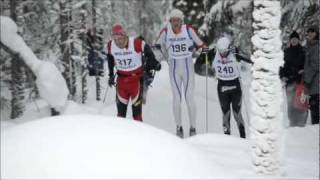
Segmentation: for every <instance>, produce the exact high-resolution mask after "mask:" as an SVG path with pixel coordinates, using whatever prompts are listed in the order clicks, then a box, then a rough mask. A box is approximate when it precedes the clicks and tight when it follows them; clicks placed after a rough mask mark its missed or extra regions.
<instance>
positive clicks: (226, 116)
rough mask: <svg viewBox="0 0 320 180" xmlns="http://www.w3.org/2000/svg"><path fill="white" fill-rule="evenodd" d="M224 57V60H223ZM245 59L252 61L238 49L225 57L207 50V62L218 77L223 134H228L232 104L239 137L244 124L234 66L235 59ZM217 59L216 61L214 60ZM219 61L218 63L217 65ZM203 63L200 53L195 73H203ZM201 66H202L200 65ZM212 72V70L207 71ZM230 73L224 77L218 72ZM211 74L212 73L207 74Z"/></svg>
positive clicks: (241, 135)
mask: <svg viewBox="0 0 320 180" xmlns="http://www.w3.org/2000/svg"><path fill="white" fill-rule="evenodd" d="M223 59H225V61H223ZM239 60H242V61H245V62H247V63H253V62H252V61H251V60H250V59H247V58H245V57H243V56H241V55H239V54H238V51H237V50H235V52H231V51H230V52H229V54H228V55H227V56H226V57H221V56H220V54H218V52H216V51H215V49H211V50H209V52H208V61H209V62H208V63H209V64H210V65H211V66H212V67H213V70H214V72H215V74H216V76H217V79H218V86H217V90H218V97H219V102H220V107H221V110H222V112H223V131H224V133H225V134H230V118H231V109H230V105H231V106H232V110H233V116H234V118H235V120H236V122H237V125H238V128H239V133H240V137H242V138H245V137H246V133H245V125H244V121H243V118H242V115H241V98H242V91H241V86H240V80H239V74H240V73H239V70H238V68H236V63H237V62H236V61H239ZM214 61H217V62H214ZM219 63H220V65H219ZM204 64H205V54H201V55H200V57H199V58H198V59H197V61H196V63H195V70H196V73H198V74H201V75H203V69H205V68H203V65H204ZM201 66H202V67H201ZM209 72H212V71H209ZM223 73H225V74H227V75H228V73H229V74H232V76H226V77H227V78H224V77H223V76H221V75H220V74H223ZM209 75H211V76H212V73H211V74H209Z"/></svg>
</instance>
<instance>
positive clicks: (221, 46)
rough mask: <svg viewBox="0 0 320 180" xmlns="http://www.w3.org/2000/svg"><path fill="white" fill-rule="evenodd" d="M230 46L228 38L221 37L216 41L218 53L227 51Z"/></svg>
mask: <svg viewBox="0 0 320 180" xmlns="http://www.w3.org/2000/svg"><path fill="white" fill-rule="evenodd" d="M229 47H230V40H229V39H228V38H227V37H222V38H220V39H219V40H218V42H217V50H218V51H219V52H220V53H224V52H227V51H228V50H229Z"/></svg>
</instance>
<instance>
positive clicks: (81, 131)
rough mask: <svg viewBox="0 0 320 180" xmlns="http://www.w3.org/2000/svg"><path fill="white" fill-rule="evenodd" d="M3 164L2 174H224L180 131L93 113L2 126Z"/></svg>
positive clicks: (76, 176)
mask: <svg viewBox="0 0 320 180" xmlns="http://www.w3.org/2000/svg"><path fill="white" fill-rule="evenodd" d="M1 165H2V166H1V172H2V173H1V178H40V179H44V178H50V179H55V178H75V179H77V178H86V179H89V178H138V179H141V178H148V179H153V178H174V179H176V178H183V179H187V178H210V177H211V178H212V177H225V176H226V175H225V174H224V173H223V172H220V171H218V169H219V166H218V165H216V164H215V162H213V161H209V160H208V159H207V158H206V157H205V156H203V154H202V153H201V152H200V151H199V150H197V149H196V148H194V147H193V146H191V145H189V144H188V143H185V142H184V141H183V140H181V139H179V138H177V137H176V136H173V135H170V134H168V133H166V132H165V131H162V130H159V129H156V128H153V127H151V126H148V125H146V124H143V123H139V122H135V121H133V120H127V119H118V118H111V117H106V116H93V115H77V116H58V117H52V118H45V119H41V120H37V121H32V122H28V123H24V124H20V125H17V126H15V127H11V128H8V129H5V130H3V131H2V132H1ZM227 176H228V177H230V176H229V175H227Z"/></svg>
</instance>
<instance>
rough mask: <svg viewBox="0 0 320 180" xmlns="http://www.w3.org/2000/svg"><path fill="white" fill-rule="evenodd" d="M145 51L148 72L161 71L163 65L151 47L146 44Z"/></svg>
mask: <svg viewBox="0 0 320 180" xmlns="http://www.w3.org/2000/svg"><path fill="white" fill-rule="evenodd" d="M143 51H144V56H145V59H146V70H151V69H154V70H156V71H159V70H160V69H161V64H160V63H159V61H158V60H157V59H156V57H155V55H154V54H153V52H152V49H151V47H150V46H149V45H148V44H145V46H144V50H143Z"/></svg>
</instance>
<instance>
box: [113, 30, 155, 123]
mask: <svg viewBox="0 0 320 180" xmlns="http://www.w3.org/2000/svg"><path fill="white" fill-rule="evenodd" d="M112 39H113V40H110V41H109V42H108V43H107V59H108V67H109V83H108V84H109V86H110V87H112V86H113V85H115V82H114V79H115V75H114V67H115V68H116V70H117V72H116V73H117V83H116V91H117V96H116V103H117V110H118V117H126V114H127V106H128V103H129V100H130V99H131V103H132V114H133V119H134V120H137V121H142V101H141V97H142V94H141V93H142V76H143V73H144V72H145V71H150V70H157V71H159V70H160V69H161V64H160V63H159V62H158V61H157V60H156V59H155V56H154V54H153V52H152V50H151V48H150V46H149V45H147V44H146V43H145V42H144V41H143V40H142V39H141V38H134V37H128V36H127V34H126V32H125V30H124V29H123V27H122V26H121V25H120V24H116V25H114V26H113V27H112Z"/></svg>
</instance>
